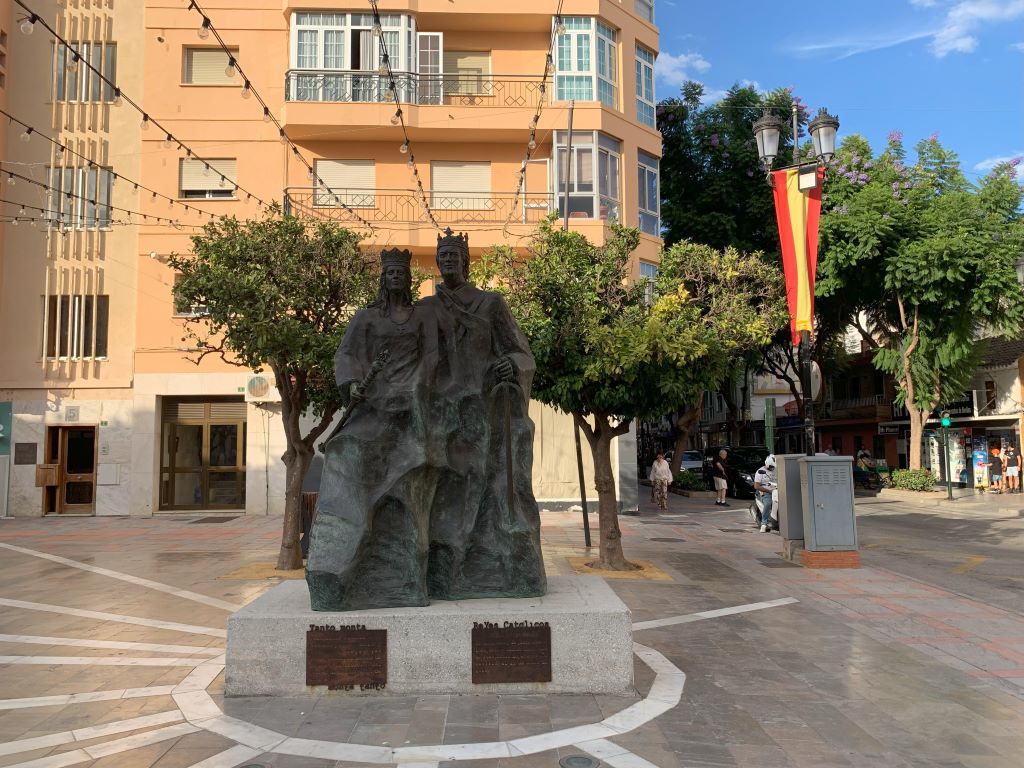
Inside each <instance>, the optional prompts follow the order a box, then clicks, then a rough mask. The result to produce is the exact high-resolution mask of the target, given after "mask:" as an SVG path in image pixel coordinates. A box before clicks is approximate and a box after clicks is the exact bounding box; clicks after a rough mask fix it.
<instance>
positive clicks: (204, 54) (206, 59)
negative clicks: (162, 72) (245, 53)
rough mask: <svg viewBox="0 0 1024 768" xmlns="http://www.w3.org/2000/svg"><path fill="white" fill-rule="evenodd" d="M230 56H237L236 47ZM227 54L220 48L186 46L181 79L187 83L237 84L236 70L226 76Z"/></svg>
mask: <svg viewBox="0 0 1024 768" xmlns="http://www.w3.org/2000/svg"><path fill="white" fill-rule="evenodd" d="M231 56H232V57H234V58H235V59H236V60H237V58H238V49H237V48H235V49H232V51H231ZM229 61H230V60H229V58H228V55H227V54H226V53H225V52H224V51H223V50H222V49H220V48H186V49H185V53H184V57H183V61H182V75H181V81H182V82H183V83H187V84H189V85H237V84H238V70H237V69H234V68H232V70H231V71H232V74H231V75H230V76H228V74H227V67H228V63H229Z"/></svg>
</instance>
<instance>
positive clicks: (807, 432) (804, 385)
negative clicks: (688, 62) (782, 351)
mask: <svg viewBox="0 0 1024 768" xmlns="http://www.w3.org/2000/svg"><path fill="white" fill-rule="evenodd" d="M791 116H792V118H793V165H794V166H795V167H797V168H799V167H800V111H799V109H798V107H797V105H796V99H794V100H793V104H792V109H791ZM797 350H798V351H797V359H798V360H799V361H800V392H801V394H802V395H803V398H804V451H805V452H806V453H807V455H808V456H813V455H814V453H815V451H814V402H813V400H812V397H811V332H810V331H806V330H805V331H800V346H799V347H798V348H797Z"/></svg>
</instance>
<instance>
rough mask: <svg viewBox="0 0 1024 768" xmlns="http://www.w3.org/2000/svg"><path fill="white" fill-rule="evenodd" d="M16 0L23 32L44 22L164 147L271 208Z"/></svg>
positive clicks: (78, 62)
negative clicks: (23, 16)
mask: <svg viewBox="0 0 1024 768" xmlns="http://www.w3.org/2000/svg"><path fill="white" fill-rule="evenodd" d="M14 2H15V3H17V4H18V5H19V6H20V7H21V8H22V9H23V10H24V11H25V12H26V13H27V14H28V17H27V18H26V19H24V20H23V21H22V31H23V32H25V31H26V30H25V29H24V28H25V26H26V25H27V26H28V27H29V30H28V33H30V32H31V28H32V27H34V26H35V25H36V24H39V25H41V26H42V27H43V28H44V29H45V30H46V31H47V32H49V33H50V34H51V35H52V36H53V38H54V40H55V41H56V42H57V43H58V44H60V45H62V46H63V47H64V49H65V52H66V53H65V55H66V56H70V57H71V58H70V59H69V60H70V61H72V62H73V63H74V64H75V65H84V66H85V67H86V68H87V69H89V70H90V71H91V72H92V73H93V74H94V75H95V76H96V77H98V78H99V79H100V81H101V82H103V83H104V84H105V85H107V86H108V87H109V88H110V89H111V92H112V93H113V94H114V103H115V104H117V103H119V102H123V103H125V104H128V105H129V106H130V107H132V109H134V110H136V111H137V112H138V113H139V114H140V115H142V128H143V129H146V128H148V127H149V126H150V125H153V126H154V127H156V128H157V129H158V130H159V131H160V132H161V133H163V134H164V135H165V137H166V138H165V139H164V144H165V146H167V145H169V147H173V146H174V145H175V144H177V145H178V150H179V151H184V152H185V153H186V157H187V158H188V159H191V160H195V161H197V162H201V163H205V164H206V165H207V166H208V167H210V168H211V169H212V170H214V171H215V172H216V173H217V175H219V176H220V178H221V181H222V182H223V183H224V184H225V185H226V184H231V185H232V187H233V189H234V190H236V191H241V192H243V193H245V194H246V195H247V196H248V198H249V199H253V200H256V202H257V203H259V205H260V206H261V207H262V208H268V207H269V203H268V202H267V201H265V200H264V199H263V198H261V197H260V196H259V195H257V194H255V193H254V192H251V191H250V190H248V189H245V188H244V187H242V186H241V185H239V183H238V182H237V181H236V180H234V179H229V178H228V177H227V175H226V174H224V173H221V172H220V171H216V169H213V168H212V166H211V165H210V164H211V162H213V161H211V160H210V159H209V158H204V157H202V156H201V155H199V153H197V152H196V151H195V150H193V149H192V148H191V147H190V146H189V145H188V144H187V143H185V142H184V141H182V140H181V139H180V138H178V137H176V136H175V135H174V134H173V133H172V132H171V131H170V130H168V129H167V127H166V126H165V125H164V124H163V123H161V122H160V121H159V120H157V119H156V118H154V117H152V116H150V114H149V113H148V112H147V111H146V110H145V109H144V108H143V107H142V105H141V104H139V103H138V102H137V101H135V100H134V99H132V98H131V97H130V96H128V95H127V94H125V93H124V91H123V90H121V88H119V87H118V85H117V83H115V82H114V81H113V80H111V79H110V78H109V77H107V76H106V75H105V74H103V72H101V71H100V70H99V69H97V67H96V66H95V65H94V64H93V63H92V62H91V61H89V60H88V59H87V58H84V57H82V55H81V54H80V53H79V52H78V50H77V49H76V48H75V47H74V46H73V45H72V44H71V43H69V42H68V41H67V40H66V39H65V38H64V37H63V36H62V35H60V34H59V33H58V32H57V31H56V30H55V29H54V28H53V27H51V26H50V25H49V24H48V23H47V22H46V20H45V19H43V18H42V17H41V16H40V15H39V14H38V13H36V12H35V11H33V10H32V9H31V8H30V7H29V6H28V5H27V4H26V3H25V0H14ZM26 131H27V132H28V135H29V137H30V138H31V135H32V133H34V132H35V131H34V130H28V129H27V128H26Z"/></svg>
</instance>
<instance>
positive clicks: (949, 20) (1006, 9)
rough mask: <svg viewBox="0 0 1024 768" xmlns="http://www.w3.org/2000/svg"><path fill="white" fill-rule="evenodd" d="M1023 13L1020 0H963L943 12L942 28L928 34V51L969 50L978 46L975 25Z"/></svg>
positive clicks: (940, 54) (941, 53)
mask: <svg viewBox="0 0 1024 768" xmlns="http://www.w3.org/2000/svg"><path fill="white" fill-rule="evenodd" d="M1019 16H1024V0H1002V1H1000V0H963V1H962V2H958V3H956V4H955V5H954V6H953V7H952V8H950V9H949V10H948V11H947V12H946V18H945V20H944V21H943V24H942V28H941V29H940V30H939V31H938V32H936V33H935V36H934V37H933V38H932V42H931V45H930V46H929V47H930V48H931V51H932V53H933V54H935V56H937V57H938V58H940V59H941V58H943V57H944V56H946V55H947V54H950V53H971V52H973V51H974V49H975V48H977V46H978V38H977V37H976V36H975V34H974V33H975V32H976V31H977V29H978V27H980V26H982V25H984V24H988V23H992V22H1004V21H1011V20H1013V19H1016V18H1017V17H1019Z"/></svg>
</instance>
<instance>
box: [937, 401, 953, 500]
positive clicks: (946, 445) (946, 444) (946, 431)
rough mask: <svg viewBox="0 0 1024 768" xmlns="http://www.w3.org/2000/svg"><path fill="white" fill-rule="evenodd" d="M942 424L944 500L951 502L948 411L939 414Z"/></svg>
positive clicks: (951, 485)
mask: <svg viewBox="0 0 1024 768" xmlns="http://www.w3.org/2000/svg"><path fill="white" fill-rule="evenodd" d="M940 418H941V422H940V423H941V424H942V445H943V448H944V449H945V454H946V498H947V499H949V500H950V501H952V500H953V478H952V477H950V474H949V425H950V424H951V423H952V422H951V421H950V418H949V411H943V412H942V413H941V414H940Z"/></svg>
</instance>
